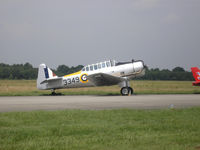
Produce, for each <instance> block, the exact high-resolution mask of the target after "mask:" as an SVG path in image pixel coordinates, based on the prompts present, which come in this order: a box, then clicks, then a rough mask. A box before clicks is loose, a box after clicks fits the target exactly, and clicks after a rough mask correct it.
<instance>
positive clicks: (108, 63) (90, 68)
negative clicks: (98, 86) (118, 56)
mask: <svg viewBox="0 0 200 150" xmlns="http://www.w3.org/2000/svg"><path fill="white" fill-rule="evenodd" d="M113 66H116V61H115V60H109V61H104V62H99V63H96V64H92V65H87V66H85V67H84V68H83V69H82V71H94V70H98V69H103V68H106V67H113Z"/></svg>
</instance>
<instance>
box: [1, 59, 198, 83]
mask: <svg viewBox="0 0 200 150" xmlns="http://www.w3.org/2000/svg"><path fill="white" fill-rule="evenodd" d="M82 68H83V66H82V65H78V66H75V67H73V66H72V67H69V66H66V65H59V66H58V67H57V68H56V69H52V70H53V72H54V73H55V74H57V75H58V76H63V75H67V74H70V73H74V72H77V71H80V70H81V69H82ZM37 74H38V68H34V67H33V66H32V65H31V64H30V63H25V64H14V65H8V64H4V63H0V79H11V80H14V79H26V80H30V79H36V78H37ZM137 80H179V81H192V80H194V79H193V76H192V73H191V72H188V71H185V70H184V68H181V67H175V68H174V69H172V70H168V69H163V70H160V69H159V68H155V69H149V68H148V67H147V66H146V74H145V76H143V77H141V78H138V79H137Z"/></svg>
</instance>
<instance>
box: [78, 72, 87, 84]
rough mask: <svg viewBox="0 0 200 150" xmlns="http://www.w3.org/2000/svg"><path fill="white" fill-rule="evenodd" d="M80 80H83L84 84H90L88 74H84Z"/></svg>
mask: <svg viewBox="0 0 200 150" xmlns="http://www.w3.org/2000/svg"><path fill="white" fill-rule="evenodd" d="M80 80H81V82H82V83H86V82H88V79H87V74H82V75H81V77H80Z"/></svg>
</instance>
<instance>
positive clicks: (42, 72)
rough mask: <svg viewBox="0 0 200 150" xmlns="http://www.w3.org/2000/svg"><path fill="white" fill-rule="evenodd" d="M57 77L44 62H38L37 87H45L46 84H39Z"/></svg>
mask: <svg viewBox="0 0 200 150" xmlns="http://www.w3.org/2000/svg"><path fill="white" fill-rule="evenodd" d="M54 77H57V76H56V74H55V73H53V71H52V70H51V69H50V68H48V67H47V66H46V65H45V64H40V65H39V68H38V78H37V88H38V89H46V84H41V83H42V82H43V81H45V80H47V79H49V78H54Z"/></svg>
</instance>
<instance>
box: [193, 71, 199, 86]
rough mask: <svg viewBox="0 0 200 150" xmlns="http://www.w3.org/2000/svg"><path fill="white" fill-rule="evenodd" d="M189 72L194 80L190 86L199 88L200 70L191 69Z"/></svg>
mask: <svg viewBox="0 0 200 150" xmlns="http://www.w3.org/2000/svg"><path fill="white" fill-rule="evenodd" d="M191 71H192V74H193V77H194V79H195V82H193V83H192V84H193V85H195V86H200V70H199V69H198V68H197V67H192V68H191Z"/></svg>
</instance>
